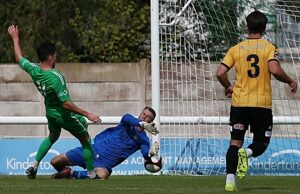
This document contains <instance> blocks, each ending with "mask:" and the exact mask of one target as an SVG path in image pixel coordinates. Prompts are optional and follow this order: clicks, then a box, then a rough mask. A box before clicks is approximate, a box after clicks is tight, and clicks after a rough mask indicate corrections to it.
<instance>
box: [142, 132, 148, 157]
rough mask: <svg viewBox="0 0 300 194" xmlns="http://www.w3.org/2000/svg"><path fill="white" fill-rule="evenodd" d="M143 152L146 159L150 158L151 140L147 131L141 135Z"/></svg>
mask: <svg viewBox="0 0 300 194" xmlns="http://www.w3.org/2000/svg"><path fill="white" fill-rule="evenodd" d="M141 139H142V142H141V145H140V146H141V153H142V155H143V157H144V158H145V159H147V158H148V155H149V150H150V141H149V138H148V136H147V135H146V133H143V136H142V137H141Z"/></svg>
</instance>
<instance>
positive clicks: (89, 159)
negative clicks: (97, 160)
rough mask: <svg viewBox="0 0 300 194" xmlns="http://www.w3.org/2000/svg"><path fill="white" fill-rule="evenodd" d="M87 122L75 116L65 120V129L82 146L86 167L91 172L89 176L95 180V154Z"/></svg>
mask: <svg viewBox="0 0 300 194" xmlns="http://www.w3.org/2000/svg"><path fill="white" fill-rule="evenodd" d="M87 127H88V125H87V122H86V120H85V118H84V117H82V116H80V115H73V116H72V118H71V119H70V120H65V121H64V124H63V128H65V129H66V130H68V131H69V132H70V133H71V134H72V135H74V136H75V137H76V138H77V139H78V140H79V141H80V143H81V145H82V153H83V158H84V161H85V166H86V168H87V170H88V172H89V176H90V177H91V178H94V177H95V176H96V174H95V171H94V154H93V150H92V146H91V138H90V136H89V133H88V131H87Z"/></svg>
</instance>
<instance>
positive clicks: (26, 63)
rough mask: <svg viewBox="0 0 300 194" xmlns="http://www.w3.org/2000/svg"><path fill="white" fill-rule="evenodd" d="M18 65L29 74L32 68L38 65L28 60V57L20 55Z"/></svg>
mask: <svg viewBox="0 0 300 194" xmlns="http://www.w3.org/2000/svg"><path fill="white" fill-rule="evenodd" d="M19 66H20V67H21V68H22V69H23V70H24V71H26V72H27V73H28V74H29V75H31V72H32V70H33V69H34V68H36V67H37V66H38V65H36V64H34V63H32V62H30V61H29V60H28V59H26V58H25V57H22V58H21V60H20V61H19Z"/></svg>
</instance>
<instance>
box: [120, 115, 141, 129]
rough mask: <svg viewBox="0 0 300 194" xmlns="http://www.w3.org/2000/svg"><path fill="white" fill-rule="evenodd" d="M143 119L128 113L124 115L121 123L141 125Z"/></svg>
mask: <svg viewBox="0 0 300 194" xmlns="http://www.w3.org/2000/svg"><path fill="white" fill-rule="evenodd" d="M140 122H141V120H139V119H138V118H136V117H134V116H133V115H131V114H129V113H127V114H125V115H123V116H122V119H121V123H123V124H125V125H131V126H140Z"/></svg>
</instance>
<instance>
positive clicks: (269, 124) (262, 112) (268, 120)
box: [230, 106, 273, 143]
mask: <svg viewBox="0 0 300 194" xmlns="http://www.w3.org/2000/svg"><path fill="white" fill-rule="evenodd" d="M230 126H231V129H230V134H231V139H234V140H244V137H245V133H246V130H247V129H248V127H249V126H250V132H251V133H253V142H261V143H269V142H270V139H271V135H272V128H273V115H272V110H271V109H267V108H258V107H233V106H231V110H230Z"/></svg>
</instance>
